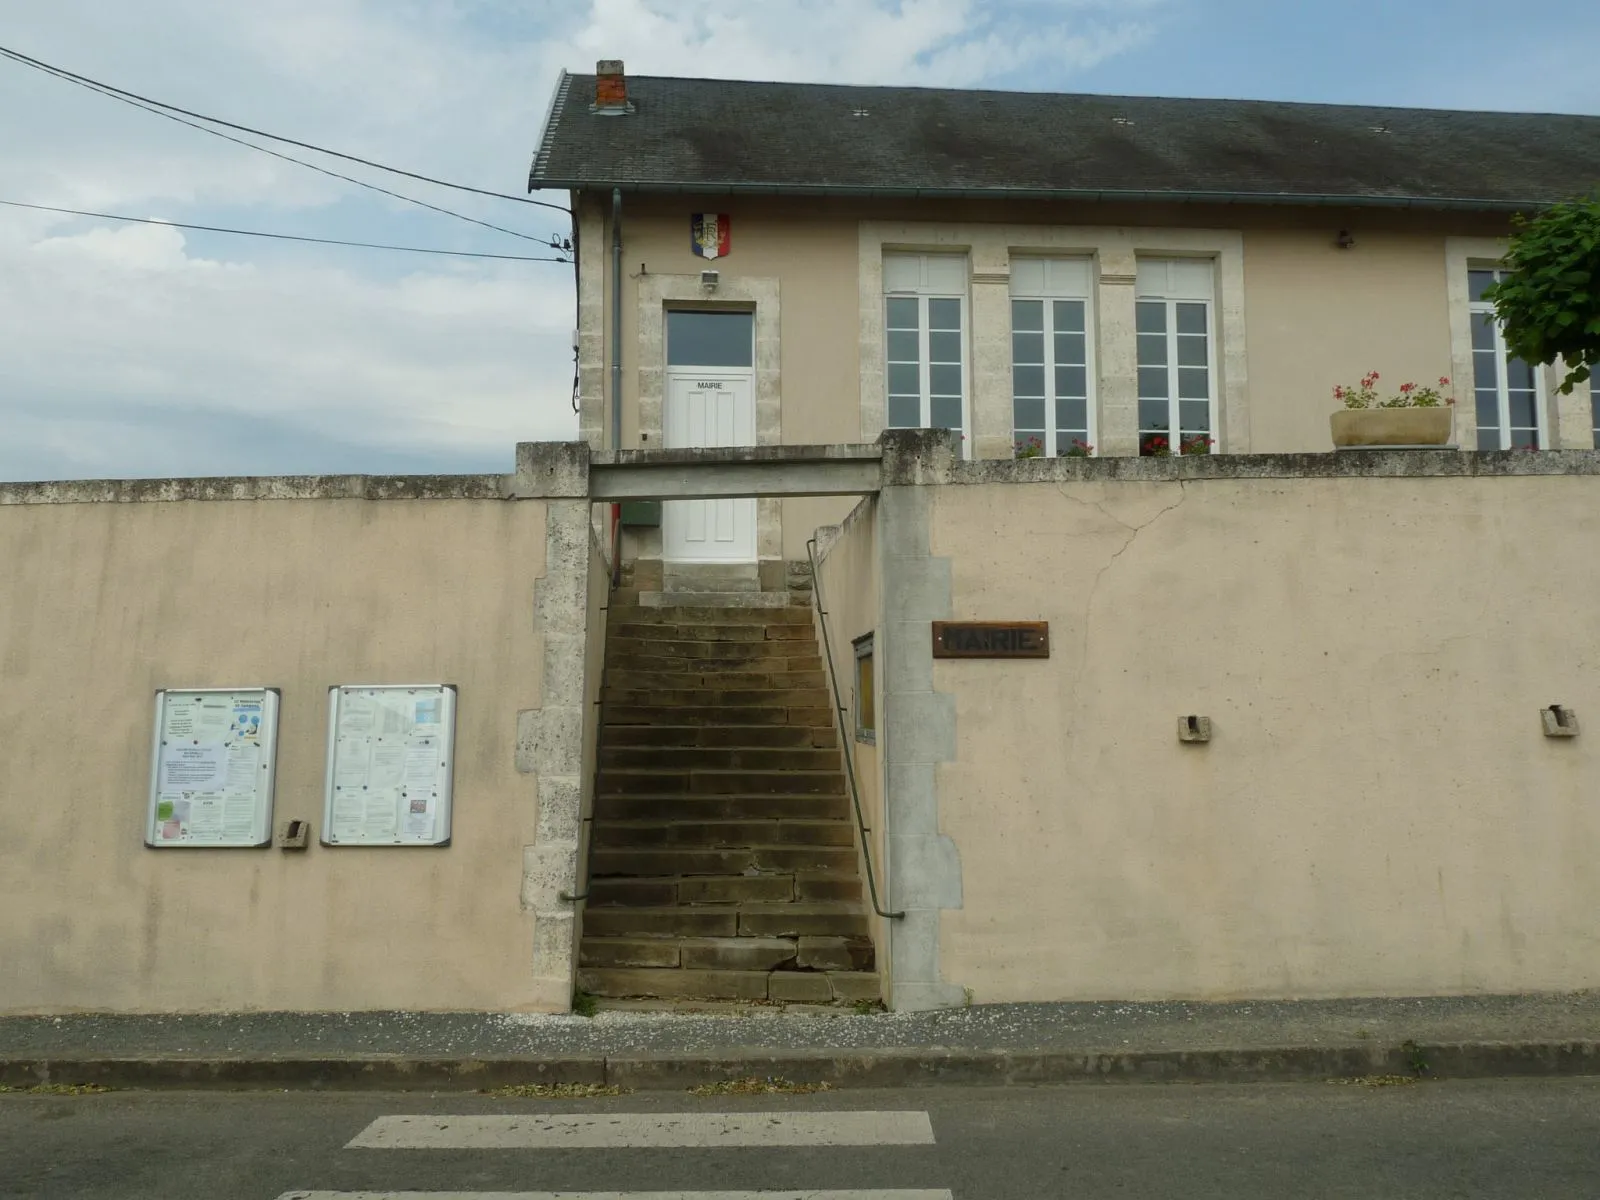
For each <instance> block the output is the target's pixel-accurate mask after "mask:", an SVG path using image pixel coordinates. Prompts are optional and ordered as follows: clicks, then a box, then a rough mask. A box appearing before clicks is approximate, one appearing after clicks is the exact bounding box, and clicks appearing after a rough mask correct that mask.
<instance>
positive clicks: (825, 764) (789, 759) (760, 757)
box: [600, 746, 839, 771]
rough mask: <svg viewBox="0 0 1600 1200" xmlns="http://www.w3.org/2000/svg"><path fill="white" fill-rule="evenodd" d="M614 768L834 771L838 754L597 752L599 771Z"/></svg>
mask: <svg viewBox="0 0 1600 1200" xmlns="http://www.w3.org/2000/svg"><path fill="white" fill-rule="evenodd" d="M614 767H622V768H630V769H632V770H646V771H652V770H653V771H673V770H678V771H682V770H693V769H696V768H698V769H700V770H723V771H837V770H838V769H839V751H838V750H819V749H814V748H809V747H808V748H805V749H785V748H783V747H777V746H765V747H760V748H753V747H741V748H737V749H722V748H716V747H711V746H606V747H604V748H603V749H602V750H601V751H600V769H601V770H602V771H605V770H608V769H611V768H614Z"/></svg>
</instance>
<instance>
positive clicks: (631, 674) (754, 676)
mask: <svg viewBox="0 0 1600 1200" xmlns="http://www.w3.org/2000/svg"><path fill="white" fill-rule="evenodd" d="M605 685H606V687H608V688H621V689H624V690H629V691H640V690H644V689H659V690H661V691H664V692H676V691H682V690H684V689H685V688H698V687H704V686H707V685H709V686H711V687H720V688H767V687H770V688H781V689H791V688H826V687H827V686H828V676H827V674H826V673H825V672H824V671H823V670H822V668H820V667H818V668H817V669H816V670H815V671H699V670H688V671H635V670H632V669H630V668H625V667H612V668H610V669H609V670H607V671H606V674H605Z"/></svg>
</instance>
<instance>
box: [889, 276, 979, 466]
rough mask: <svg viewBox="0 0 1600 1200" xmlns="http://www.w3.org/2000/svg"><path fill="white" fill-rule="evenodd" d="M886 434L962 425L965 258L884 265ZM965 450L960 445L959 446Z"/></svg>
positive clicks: (964, 402)
mask: <svg viewBox="0 0 1600 1200" xmlns="http://www.w3.org/2000/svg"><path fill="white" fill-rule="evenodd" d="M883 284H884V292H885V297H884V318H885V320H884V326H885V330H886V344H885V355H884V359H885V370H886V373H887V384H888V413H887V419H886V421H885V424H887V425H888V427H889V428H890V429H917V428H932V429H953V430H955V431H956V432H957V433H961V434H963V435H964V434H965V431H966V428H967V364H966V349H967V338H966V311H967V260H966V259H965V258H963V257H957V256H955V255H941V254H895V255H886V256H885V257H884V260H883ZM963 453H965V441H963Z"/></svg>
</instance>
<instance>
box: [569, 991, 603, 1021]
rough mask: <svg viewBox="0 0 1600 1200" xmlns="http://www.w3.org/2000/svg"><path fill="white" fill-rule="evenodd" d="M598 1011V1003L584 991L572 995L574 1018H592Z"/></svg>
mask: <svg viewBox="0 0 1600 1200" xmlns="http://www.w3.org/2000/svg"><path fill="white" fill-rule="evenodd" d="M599 1011H600V1004H599V1002H598V1001H597V1000H596V999H595V998H594V997H593V996H591V995H590V994H589V993H588V992H585V991H576V992H573V993H572V1015H573V1016H575V1017H592V1016H594V1014H595V1013H597V1012H599Z"/></svg>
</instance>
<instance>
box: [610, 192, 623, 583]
mask: <svg viewBox="0 0 1600 1200" xmlns="http://www.w3.org/2000/svg"><path fill="white" fill-rule="evenodd" d="M611 448H612V449H613V450H621V449H622V189H621V188H612V189H611ZM621 585H622V505H620V504H613V505H612V506H611V586H612V587H614V588H615V587H620V586H621Z"/></svg>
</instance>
